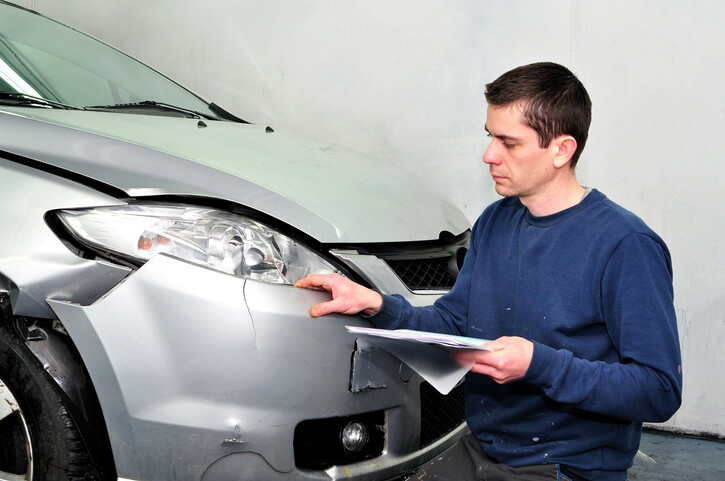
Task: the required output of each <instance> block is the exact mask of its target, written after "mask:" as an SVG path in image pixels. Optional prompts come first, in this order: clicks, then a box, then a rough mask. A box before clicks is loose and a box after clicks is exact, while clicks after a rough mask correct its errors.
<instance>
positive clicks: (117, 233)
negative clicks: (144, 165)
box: [58, 204, 339, 284]
mask: <svg viewBox="0 0 725 481" xmlns="http://www.w3.org/2000/svg"><path fill="white" fill-rule="evenodd" d="M58 216H59V218H60V219H61V221H62V222H63V224H64V225H65V226H66V227H67V228H68V229H69V231H70V232H71V233H72V234H73V235H74V236H75V237H76V238H77V239H78V240H80V241H81V242H82V243H84V244H86V245H88V246H90V247H92V248H96V249H99V250H102V251H109V252H112V253H115V254H117V255H121V256H128V257H132V258H134V259H137V260H141V261H144V260H148V259H150V258H152V257H153V256H155V255H156V254H160V253H164V254H168V255H170V256H173V257H178V258H179V259H184V260H187V261H190V262H194V263H196V264H200V265H203V266H207V267H210V268H212V269H216V270H218V271H221V272H226V273H228V274H234V275H236V276H240V277H244V278H249V279H255V280H259V281H262V282H271V283H277V284H294V283H295V282H296V281H298V280H299V279H301V278H303V277H305V276H306V275H307V274H312V273H329V272H339V271H338V270H337V269H336V268H335V267H334V266H333V265H332V264H330V263H329V262H327V261H326V260H325V259H323V258H322V257H320V256H319V255H318V254H317V253H315V252H313V251H312V250H310V249H308V248H306V247H304V246H303V245H301V244H299V243H297V242H296V241H295V240H294V239H292V238H290V237H287V236H285V235H284V234H281V233H279V232H277V231H276V230H274V229H272V228H270V227H269V226H267V225H265V224H262V223H261V222H258V221H256V220H254V219H251V218H249V217H245V216H241V215H237V214H232V213H230V212H225V211H220V210H215V209H209V208H201V207H187V206H174V205H153V204H133V205H126V206H112V207H95V208H90V209H77V210H61V211H58Z"/></svg>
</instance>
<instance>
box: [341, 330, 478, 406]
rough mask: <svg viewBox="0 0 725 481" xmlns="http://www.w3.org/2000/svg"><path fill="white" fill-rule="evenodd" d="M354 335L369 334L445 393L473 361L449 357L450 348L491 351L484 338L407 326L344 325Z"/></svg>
mask: <svg viewBox="0 0 725 481" xmlns="http://www.w3.org/2000/svg"><path fill="white" fill-rule="evenodd" d="M345 327H346V328H347V330H348V331H349V332H351V333H353V334H359V335H363V336H368V337H369V341H370V342H373V343H375V344H377V345H379V346H380V347H382V348H383V349H385V350H386V351H388V352H390V353H391V354H392V355H394V356H395V357H397V358H398V359H400V360H401V361H403V362H404V363H406V364H407V365H408V366H410V367H411V368H412V369H413V370H414V371H416V372H417V373H418V374H420V375H421V376H422V377H423V379H425V380H426V381H428V382H429V383H430V384H431V386H433V387H434V388H436V389H437V390H438V391H440V392H441V393H442V394H448V393H449V392H450V391H451V389H453V388H454V387H455V386H456V384H458V383H459V382H460V380H461V379H462V378H463V376H465V375H466V373H467V372H468V370H469V369H471V367H472V366H473V361H470V362H469V363H468V364H466V365H461V364H459V363H458V362H456V361H455V360H453V359H452V358H451V356H450V355H449V351H451V350H453V349H473V350H481V351H490V350H491V349H489V348H487V347H485V346H484V344H485V343H487V342H489V341H487V340H486V339H476V338H472V337H465V336H452V335H449V334H437V333H434V332H423V331H413V330H410V329H397V330H389V329H375V328H370V327H358V326H345Z"/></svg>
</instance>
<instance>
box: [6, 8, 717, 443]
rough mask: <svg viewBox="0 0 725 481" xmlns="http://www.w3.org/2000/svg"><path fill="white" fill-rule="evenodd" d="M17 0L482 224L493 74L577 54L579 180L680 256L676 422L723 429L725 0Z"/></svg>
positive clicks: (488, 186) (680, 426) (696, 429)
mask: <svg viewBox="0 0 725 481" xmlns="http://www.w3.org/2000/svg"><path fill="white" fill-rule="evenodd" d="M18 3H20V4H22V5H25V6H29V7H31V8H35V9H37V10H39V11H41V12H43V13H45V14H47V15H49V16H52V17H55V18H57V19H60V20H62V21H65V22H66V23H70V24H71V25H74V26H77V27H79V28H80V29H82V30H85V31H88V32H90V33H92V34H93V35H95V36H97V37H99V38H101V39H103V40H106V41H107V42H109V43H111V44H113V45H115V46H117V47H120V48H121V49H123V50H126V51H128V52H130V53H132V54H133V55H135V56H137V57H138V58H140V59H142V60H143V61H145V62H146V63H148V64H149V65H151V66H153V67H156V68H158V69H159V70H161V71H163V72H165V73H167V74H169V75H170V76H172V77H174V78H176V79H178V80H180V81H181V82H182V83H183V84H185V85H186V86H188V87H190V88H192V89H193V90H196V91H197V92H199V93H201V94H202V95H203V96H205V97H207V98H208V99H210V100H214V101H216V102H217V103H219V104H221V105H223V106H225V107H227V108H228V109H229V110H231V111H233V112H235V113H236V114H238V115H240V116H241V117H243V118H246V119H248V120H250V121H253V122H256V123H262V124H269V125H273V126H274V127H275V128H276V129H285V130H294V131H297V132H301V133H304V134H307V135H309V136H311V137H315V138H318V139H323V140H327V141H331V142H335V143H338V144H341V145H344V146H347V147H351V148H353V149H356V150H360V151H363V152H367V153H371V154H373V155H376V156H378V157H382V158H385V159H389V160H390V161H391V162H396V163H399V164H400V165H401V166H403V167H404V168H407V169H411V170H415V171H418V172H420V173H423V174H424V175H425V176H427V177H428V178H430V179H431V184H432V185H433V186H434V188H437V189H440V190H441V191H443V192H446V193H448V194H449V195H450V197H451V198H453V199H454V200H455V202H457V203H458V205H460V207H461V208H462V209H463V210H464V212H465V213H466V214H467V215H468V216H469V217H470V218H471V219H472V220H473V219H474V218H475V217H476V216H477V215H478V213H479V212H480V211H481V209H482V208H483V207H484V206H485V205H486V204H487V203H488V202H490V201H491V200H494V199H495V198H496V195H495V192H494V191H493V188H492V183H491V181H490V180H489V179H488V175H487V173H486V168H485V167H484V166H483V165H482V164H481V154H482V153H483V151H484V149H485V147H486V138H485V136H484V131H483V125H484V121H485V118H484V116H485V104H484V99H483V84H484V83H485V82H488V81H491V80H493V79H494V78H495V77H496V76H498V75H499V74H500V73H502V72H503V71H505V70H508V69H510V68H512V67H514V66H517V65H521V64H524V63H529V62H533V61H540V60H552V61H556V62H560V63H563V64H565V65H567V66H569V67H570V68H571V69H572V70H573V71H574V72H575V73H576V74H578V75H579V77H580V78H581V79H582V81H583V82H584V83H585V85H586V86H587V88H588V89H589V92H590V95H591V97H592V99H593V102H594V120H593V124H592V129H591V134H590V135H591V136H590V140H589V143H588V145H587V148H586V150H585V152H584V154H583V157H582V159H581V161H580V167H579V168H578V175H579V178H580V181H581V182H582V183H583V184H585V185H589V186H593V187H597V188H599V189H600V190H602V191H603V192H605V193H606V194H607V195H608V196H609V197H610V198H612V199H613V200H615V201H616V202H619V203H621V204H623V205H625V206H626V207H628V208H629V209H631V210H632V211H634V212H635V213H637V214H639V215H640V216H642V217H643V218H644V219H645V220H646V221H647V222H648V223H649V225H650V226H651V227H653V228H654V229H655V230H656V231H657V232H659V233H660V234H661V235H662V236H663V237H664V239H665V240H666V241H667V242H668V244H669V247H670V249H671V252H672V257H673V260H674V270H675V289H676V307H677V313H678V318H679V328H680V336H681V340H682V350H683V356H684V375H685V395H684V403H683V407H682V409H681V410H680V411H679V412H678V413H677V414H676V415H675V416H674V417H673V418H672V419H671V420H670V421H669V422H667V423H666V424H665V425H664V427H665V428H666V429H673V430H677V431H685V432H693V433H701V432H704V433H711V434H716V435H720V436H725V402H724V401H723V400H724V399H725V385H724V384H723V383H722V381H721V380H722V378H723V373H722V371H723V370H725V355H724V354H723V352H725V350H724V349H723V348H722V346H723V345H724V344H725V296H724V295H723V294H724V292H723V291H724V289H723V285H724V284H723V280H724V274H723V252H724V249H723V237H724V236H725V221H724V216H723V213H722V207H721V201H720V198H719V197H718V195H719V194H720V193H721V191H722V190H723V181H722V176H723V173H724V172H725V159H724V157H725V155H723V152H725V134H724V132H725V93H724V92H725V89H723V88H722V85H721V84H722V82H723V79H724V78H725V55H723V48H722V46H723V44H724V41H725V34H723V29H722V26H723V25H725V2H715V1H704V0H688V1H685V0H670V1H655V0H652V1H645V0H609V1H606V2H585V1H575V0H549V1H534V0H530V1H524V0H513V1H506V2H504V1H496V0H448V1H444V0H440V1H433V0H429V1H414V0H398V1H395V2H392V1H387V0H348V1H334V0H294V1H293V0H267V1H264V2H260V1H251V0H249V1H245V0H218V1H206V2H199V1H195V0H155V1H153V2H145V1H141V0H27V1H19V2H18ZM642 342H646V339H643V340H642Z"/></svg>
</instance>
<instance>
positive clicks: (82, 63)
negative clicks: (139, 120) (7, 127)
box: [0, 9, 221, 119]
mask: <svg viewBox="0 0 725 481" xmlns="http://www.w3.org/2000/svg"><path fill="white" fill-rule="evenodd" d="M6 10H7V11H4V12H3V15H1V16H0V92H2V94H1V95H0V102H2V103H4V104H13V105H23V106H31V107H45V108H53V107H56V108H58V107H60V108H73V107H75V108H83V107H86V106H115V105H119V104H140V103H141V102H145V101H153V102H154V103H155V104H157V105H166V106H168V108H165V109H164V108H159V107H156V106H152V105H150V104H146V105H144V108H143V109H136V110H133V109H130V110H127V111H128V112H130V113H145V114H157V115H169V111H171V110H175V111H176V114H183V113H184V112H190V113H192V114H193V116H202V117H205V118H211V119H219V118H220V117H221V116H220V115H218V112H216V110H215V109H213V108H210V107H209V105H208V104H207V103H206V102H204V101H203V100H202V99H200V98H199V97H197V96H196V95H194V94H192V93H191V92H189V91H188V90H186V89H184V88H183V87H181V86H180V85H178V84H176V83H175V82H173V81H171V80H170V79H168V78H167V77H165V76H163V75H161V74H159V73H158V72H156V71H154V70H153V69H151V68H149V67H147V66H145V65H143V64H141V63H140V62H137V61H136V60H134V59H132V58H130V57H128V56H126V55H125V54H123V53H121V52H119V51H118V50H116V49H114V48H112V47H109V46H108V45H106V44H104V43H102V42H100V41H98V40H95V39H93V38H91V37H89V36H87V35H85V34H82V33H79V32H77V31H75V30H73V29H70V28H67V27H65V26H63V25H60V24H58V23H56V22H54V21H52V20H49V19H47V18H45V17H42V16H40V15H27V14H25V15H21V14H22V13H25V12H22V11H20V10H18V9H6ZM13 94H15V95H13ZM42 99H45V100H47V101H48V102H45V103H44V102H42Z"/></svg>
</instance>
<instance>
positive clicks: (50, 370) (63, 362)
mask: <svg viewBox="0 0 725 481" xmlns="http://www.w3.org/2000/svg"><path fill="white" fill-rule="evenodd" d="M0 322H2V323H3V324H4V325H5V326H6V327H7V328H8V330H9V331H10V332H11V333H12V335H15V336H17V337H18V338H19V339H20V340H21V341H22V343H23V344H24V346H25V347H26V348H27V349H28V351H29V352H30V353H31V354H32V356H33V357H34V358H35V359H36V360H37V362H38V365H39V366H42V368H43V371H45V373H46V374H47V376H48V378H49V379H50V380H51V381H52V383H53V384H54V386H55V388H56V390H57V392H58V393H59V394H60V396H61V398H62V399H63V401H64V403H65V405H66V408H67V410H68V413H69V414H70V416H71V418H72V419H73V422H74V423H75V424H76V427H77V428H78V430H79V432H80V433H81V437H82V438H83V442H84V443H85V446H86V449H87V450H88V452H89V454H90V456H91V459H92V462H93V464H94V465H95V467H96V470H97V472H98V475H99V477H100V481H115V480H116V479H117V474H116V468H115V463H114V459H113V452H112V449H111V443H110V440H109V437H108V431H107V428H106V422H105V418H104V417H103V412H102V410H101V406H100V403H99V401H98V396H97V394H96V391H95V388H94V386H93V384H92V382H91V378H90V376H89V375H88V371H87V370H86V367H85V365H84V364H83V361H82V359H81V357H80V354H79V353H78V350H77V349H76V347H75V345H74V344H73V341H72V339H71V338H70V337H69V336H68V335H66V334H63V333H61V331H62V329H63V328H62V324H60V321H58V320H56V319H38V318H29V317H24V316H15V315H14V314H13V312H12V306H11V297H10V295H9V293H8V291H6V290H0Z"/></svg>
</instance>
